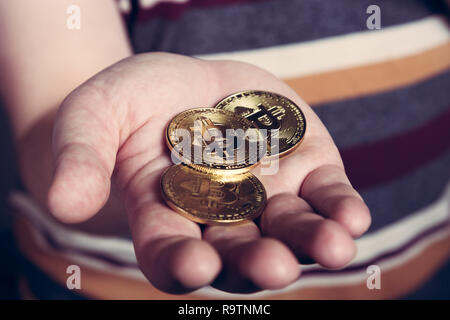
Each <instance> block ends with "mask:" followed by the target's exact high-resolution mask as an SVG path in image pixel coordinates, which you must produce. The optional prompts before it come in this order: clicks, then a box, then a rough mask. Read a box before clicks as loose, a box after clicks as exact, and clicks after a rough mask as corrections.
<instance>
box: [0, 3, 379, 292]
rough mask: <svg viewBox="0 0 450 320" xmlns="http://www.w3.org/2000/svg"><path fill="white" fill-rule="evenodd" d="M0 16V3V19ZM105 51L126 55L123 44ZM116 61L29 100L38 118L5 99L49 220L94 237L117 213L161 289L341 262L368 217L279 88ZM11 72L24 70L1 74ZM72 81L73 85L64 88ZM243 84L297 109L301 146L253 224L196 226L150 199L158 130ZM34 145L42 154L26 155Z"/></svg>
mask: <svg viewBox="0 0 450 320" xmlns="http://www.w3.org/2000/svg"><path fill="white" fill-rule="evenodd" d="M102 3H103V4H104V5H106V4H107V3H108V2H107V1H103V2H102ZM86 5H88V3H86ZM109 5H110V4H109ZM6 9H7V8H4V7H3V8H2V7H1V6H0V13H1V12H2V10H6ZM0 18H1V16H0ZM100 29H101V28H100ZM30 32H31V30H30ZM99 32H100V31H99ZM100 38H101V37H100ZM61 41H64V40H61ZM117 46H118V47H119V48H123V55H124V56H126V55H127V54H126V52H127V49H126V48H127V45H126V42H124V44H123V47H122V46H121V45H120V44H119V45H117ZM116 52H117V51H116ZM68 54H69V56H70V53H68ZM95 54H98V53H93V55H95ZM5 56H6V55H5V54H3V55H0V59H1V60H0V63H1V64H3V63H5V61H7V58H5ZM119 56H120V55H117V56H114V57H110V59H109V60H110V61H111V64H112V65H111V66H110V67H108V68H106V69H104V70H103V71H101V72H99V73H97V74H96V75H95V76H93V77H92V78H90V79H89V80H87V81H85V82H84V83H83V84H82V85H81V86H79V87H77V88H76V89H74V90H73V91H72V92H71V93H70V94H69V95H68V96H67V97H66V98H65V99H64V101H63V102H62V103H61V105H60V106H59V108H58V107H55V106H58V104H56V103H55V102H56V101H57V99H55V102H53V103H40V104H36V106H35V107H34V108H35V109H36V110H35V109H33V111H35V112H36V113H37V114H39V116H35V117H34V119H32V120H30V119H28V118H27V116H26V114H27V113H26V112H21V108H24V106H22V104H21V103H14V101H15V100H20V99H18V98H15V97H14V94H10V96H9V99H7V102H9V103H8V108H9V113H10V114H11V117H12V119H13V120H12V123H13V128H14V131H15V133H16V137H18V139H17V141H18V144H19V147H18V149H19V154H20V156H19V157H20V160H21V164H22V165H21V168H22V170H21V171H22V174H23V179H24V181H25V183H26V185H27V187H28V189H29V190H30V192H31V194H32V195H33V196H34V197H35V198H36V199H38V201H40V203H41V205H42V206H43V207H46V208H48V211H50V212H51V213H52V214H53V216H55V217H56V218H57V219H58V220H60V221H62V222H63V223H69V224H78V226H80V227H81V228H85V229H89V230H90V231H92V232H99V233H117V232H126V231H124V230H123V229H124V225H125V223H124V222H123V218H124V217H125V216H126V217H127V220H128V226H129V230H130V232H131V235H132V238H133V243H134V247H135V252H136V257H137V260H138V263H139V266H140V268H141V270H142V271H143V273H144V274H145V275H146V277H147V278H148V279H149V281H150V282H151V283H152V284H153V285H154V286H156V287H157V288H159V289H161V290H163V291H166V292H170V293H183V292H189V291H192V290H195V289H197V288H200V287H203V286H205V285H208V284H212V285H214V286H216V287H217V288H219V289H222V290H226V291H230V292H251V291H255V290H261V289H278V288H283V287H285V286H286V285H288V284H290V283H292V282H293V281H295V280H296V279H297V278H298V276H299V274H300V266H299V260H300V261H303V259H305V258H312V259H313V260H315V261H316V262H318V263H319V264H321V265H323V266H325V267H328V268H339V267H343V266H345V265H346V264H347V263H348V262H350V261H351V259H352V258H353V257H354V255H355V252H356V247H355V243H354V240H353V238H356V237H358V236H360V235H362V234H363V233H364V232H365V231H366V230H367V228H368V227H369V225H370V213H369V210H368V208H367V206H366V205H365V203H364V201H363V200H362V199H361V197H360V196H359V194H358V193H357V192H356V191H355V190H354V189H353V188H352V186H351V184H350V182H349V180H348V178H347V177H346V175H345V171H344V168H343V164H342V161H341V158H340V156H339V152H338V150H337V148H336V146H335V145H334V143H333V141H332V139H331V137H330V135H329V134H328V132H327V130H326V128H325V127H324V125H323V124H322V122H321V121H320V120H319V118H318V117H317V116H316V115H315V113H314V112H313V111H312V109H311V108H310V107H309V106H308V105H307V104H306V103H305V102H304V101H302V100H301V98H300V97H299V96H298V95H297V94H296V93H295V92H294V91H293V90H292V89H291V88H289V87H288V86H287V85H286V84H285V83H284V82H282V81H280V80H279V79H277V78H276V77H274V76H273V75H271V74H270V73H268V72H266V71H264V70H262V69H259V68H257V67H254V66H252V65H249V64H244V63H239V62H231V61H214V62H213V61H204V60H200V59H195V58H190V57H185V56H181V55H174V54H168V53H148V54H141V55H134V56H130V57H128V58H126V59H123V60H121V61H119V62H115V61H117V60H118V59H120V58H122V57H119ZM99 61H103V60H99ZM80 63H83V62H82V61H81V62H80ZM99 65H100V64H99ZM99 65H95V66H94V67H89V68H88V67H86V69H90V70H93V71H94V69H96V68H98V70H95V71H94V72H93V74H94V73H95V72H97V71H99V70H101V69H102V68H103V67H102V68H99ZM29 67H30V68H31V67H32V64H31V65H30V66H29ZM18 71H26V70H13V71H11V74H12V75H15V74H16V72H18ZM87 73H88V72H87ZM18 77H19V78H20V74H19V76H18ZM80 80H85V79H84V78H83V77H79V78H77V80H76V81H73V83H76V84H78V83H77V82H81V81H80ZM23 81H25V80H23ZM27 81H32V80H29V79H28V80H27ZM35 81H36V85H38V84H39V83H40V82H39V81H38V79H35ZM1 84H2V85H4V84H5V81H2V83H1ZM9 86H11V84H9ZM67 87H68V88H67V89H66V91H64V90H61V92H64V95H65V94H66V93H67V91H69V90H71V89H73V88H70V86H69V85H68V86H67ZM19 89H20V88H16V90H15V91H17V92H18V93H20V90H19ZM248 89H257V90H268V91H273V92H277V93H279V94H282V95H284V96H286V97H288V98H290V99H292V100H293V101H294V102H296V103H297V104H298V105H299V106H301V108H302V110H303V112H304V114H305V117H306V122H307V131H306V134H305V137H304V141H303V143H302V145H301V146H300V147H299V148H298V149H297V150H296V151H295V152H293V153H292V154H290V155H289V156H288V157H286V158H284V159H282V160H281V161H280V168H279V172H278V173H277V174H276V175H259V178H260V179H261V181H262V182H263V183H264V186H265V188H266V191H267V194H268V203H267V206H266V208H265V210H264V212H263V214H262V216H261V218H260V220H259V223H258V225H257V224H255V223H254V222H248V223H246V224H243V225H240V226H236V227H223V226H207V227H206V228H204V230H202V229H201V228H200V226H199V225H198V224H196V223H194V222H192V221H189V220H187V219H185V218H184V217H182V216H180V215H179V214H177V213H175V212H174V211H172V210H171V209H170V208H169V207H168V206H167V205H166V204H165V203H164V201H163V200H162V198H161V195H160V186H159V181H160V176H161V172H162V171H163V170H164V169H165V168H167V167H168V166H169V165H171V160H170V153H169V151H168V149H167V147H166V145H165V142H164V128H165V126H166V125H167V123H168V121H169V120H170V119H171V118H172V117H173V116H174V115H176V114H177V113H179V112H181V111H183V110H185V109H186V108H189V107H193V106H213V105H214V104H215V103H216V102H217V101H219V100H221V99H222V98H223V97H225V96H227V95H230V94H232V93H235V92H237V91H242V90H248ZM64 95H61V99H62V97H63V96H64ZM42 99H43V101H45V97H43V98H42ZM30 100H31V99H30ZM42 106H46V107H42ZM27 107H28V108H30V107H29V106H27ZM41 109H45V110H41ZM22 118H26V119H25V120H23V119H22ZM23 121H25V122H27V124H26V125H25V124H23ZM18 128H21V129H18ZM52 131H53V139H52V143H50V141H49V140H50V134H49V133H50V132H52ZM36 141H39V144H40V145H43V146H46V147H43V148H42V149H39V150H36V146H35V142H36ZM50 144H51V145H52V149H53V152H52V155H51V153H50V148H49V146H50ZM51 158H53V162H50V161H49V159H51ZM52 163H53V164H52ZM52 171H53V175H51V172H52ZM256 174H258V173H257V172H256ZM111 186H114V188H113V190H117V194H118V195H119V197H115V196H114V195H115V194H116V193H115V192H114V193H113V196H111V192H110V190H111ZM108 199H109V201H108ZM118 199H120V200H118ZM111 201H115V202H117V201H120V203H123V207H124V208H125V209H123V211H124V212H126V215H125V214H123V213H124V212H123V211H122V208H123V207H122V206H120V205H110V206H108V203H111ZM105 204H107V206H106V208H109V210H108V209H105V207H104V206H105ZM102 208H103V209H102ZM111 208H114V209H115V210H114V209H111ZM99 212H101V213H100V216H101V217H100V218H98V217H96V216H98V213H99ZM96 219H97V220H96ZM86 221H88V222H86ZM89 221H91V223H89ZM92 221H94V223H92ZM111 221H112V222H111ZM83 223H84V224H83ZM108 223H109V224H108ZM105 224H106V226H105Z"/></svg>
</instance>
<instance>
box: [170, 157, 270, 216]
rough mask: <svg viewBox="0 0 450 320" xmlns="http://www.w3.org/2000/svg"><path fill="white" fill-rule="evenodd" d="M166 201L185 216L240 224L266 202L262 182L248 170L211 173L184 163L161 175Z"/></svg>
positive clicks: (257, 212)
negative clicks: (238, 172)
mask: <svg viewBox="0 0 450 320" xmlns="http://www.w3.org/2000/svg"><path fill="white" fill-rule="evenodd" d="M161 189H162V195H163V198H164V200H165V201H166V203H167V204H168V205H169V206H170V207H171V208H172V209H174V210H175V211H176V212H178V213H179V214H181V215H183V216H185V217H186V218H188V219H190V220H192V221H195V222H199V223H204V224H211V225H224V224H227V225H230V224H239V223H243V222H245V221H248V220H253V219H255V218H257V217H258V216H259V215H260V214H261V212H262V210H263V209H264V205H265V203H266V191H265V189H264V186H263V185H262V183H261V182H260V181H259V180H258V178H256V177H255V176H254V175H253V174H251V173H249V172H248V173H243V174H238V175H232V176H227V175H212V174H208V173H205V172H201V171H198V170H195V169H193V168H190V167H188V166H186V165H184V164H178V165H174V166H171V167H169V168H168V169H167V170H166V171H165V172H164V173H163V175H162V177H161Z"/></svg>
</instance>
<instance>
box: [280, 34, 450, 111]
mask: <svg viewBox="0 0 450 320" xmlns="http://www.w3.org/2000/svg"><path fill="white" fill-rule="evenodd" d="M448 69H450V42H448V43H446V44H443V45H441V46H438V47H435V48H433V49H429V50H426V51H424V52H421V53H419V54H415V55H411V56H407V57H404V58H399V59H394V60H388V61H384V62H380V63H375V64H371V65H365V66H360V67H354V68H349V69H343V70H339V71H331V72H325V73H320V74H314V75H310V76H303V77H298V78H292V79H285V82H286V83H287V84H288V85H289V86H291V87H292V88H293V89H294V90H295V91H296V92H297V93H298V94H299V95H300V96H301V97H302V98H303V99H304V100H305V101H306V102H307V103H309V104H312V105H316V104H321V103H326V102H331V101H338V100H345V99H351V98H357V97H360V96H365V95H370V94H376V93H380V92H383V91H389V90H394V89H396V88H401V87H405V86H408V85H412V84H414V83H418V82H420V81H423V80H426V79H428V78H431V77H433V76H435V75H438V74H439V73H442V72H445V71H446V70H448Z"/></svg>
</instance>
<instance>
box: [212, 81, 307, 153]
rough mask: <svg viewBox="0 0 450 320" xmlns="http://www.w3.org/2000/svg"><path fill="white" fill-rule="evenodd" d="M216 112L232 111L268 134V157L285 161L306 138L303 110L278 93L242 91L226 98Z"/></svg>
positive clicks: (219, 104) (218, 105) (217, 106)
mask: <svg viewBox="0 0 450 320" xmlns="http://www.w3.org/2000/svg"><path fill="white" fill-rule="evenodd" d="M216 108H217V109H223V110H228V111H232V112H234V113H236V114H238V115H240V116H243V117H245V118H246V119H248V120H250V121H252V122H253V123H254V125H255V126H257V127H258V128H260V129H266V130H268V132H270V133H269V134H268V135H267V136H268V137H269V145H270V146H269V148H268V156H269V157H274V156H277V155H278V156H280V157H282V156H285V155H287V154H288V153H290V152H292V151H293V150H295V148H297V147H298V146H299V145H300V142H301V141H302V139H303V136H304V135H305V130H306V121H305V116H304V114H303V112H302V110H301V109H300V108H299V107H298V106H297V105H296V104H295V103H294V102H293V101H291V100H289V99H288V98H286V97H283V96H282V95H279V94H276V93H272V92H268V91H254V90H249V91H242V92H238V93H235V94H233V95H231V96H228V97H226V98H225V99H223V100H222V101H220V102H219V103H218V104H217V105H216ZM277 136H278V139H275V137H277ZM277 141H278V142H277Z"/></svg>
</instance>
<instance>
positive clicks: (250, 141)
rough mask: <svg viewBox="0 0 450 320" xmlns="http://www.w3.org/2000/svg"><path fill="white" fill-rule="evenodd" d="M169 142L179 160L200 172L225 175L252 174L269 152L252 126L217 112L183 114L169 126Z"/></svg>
mask: <svg viewBox="0 0 450 320" xmlns="http://www.w3.org/2000/svg"><path fill="white" fill-rule="evenodd" d="M166 138H167V144H168V146H169V148H170V149H171V151H172V155H175V158H178V159H180V160H181V161H182V162H184V163H185V164H188V165H190V166H192V167H196V168H197V169H199V170H202V169H204V170H208V169H209V170H211V169H213V170H223V173H224V174H227V173H228V174H230V173H232V174H236V173H241V172H243V171H248V170H249V168H251V167H252V166H254V165H256V164H257V163H258V162H259V161H260V160H261V158H262V157H264V156H265V154H266V151H267V149H268V147H267V142H266V139H265V136H264V135H263V134H262V133H261V132H260V131H259V129H258V128H257V127H255V126H254V125H253V124H252V122H250V121H249V120H247V119H245V118H244V117H241V116H239V115H237V114H234V113H233V112H230V111H226V110H220V109H214V108H195V109H189V110H186V111H184V112H181V113H179V114H178V115H177V116H175V117H174V118H173V119H172V120H171V121H170V123H169V125H168V126H167V132H166ZM172 159H173V158H172Z"/></svg>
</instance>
